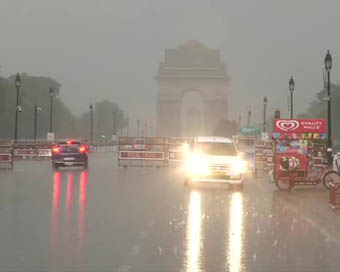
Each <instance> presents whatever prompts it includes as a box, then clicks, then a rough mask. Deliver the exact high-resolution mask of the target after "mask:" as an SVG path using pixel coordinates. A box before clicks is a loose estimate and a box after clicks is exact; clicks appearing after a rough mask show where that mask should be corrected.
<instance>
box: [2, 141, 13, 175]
mask: <svg viewBox="0 0 340 272" xmlns="http://www.w3.org/2000/svg"><path fill="white" fill-rule="evenodd" d="M0 164H1V166H3V165H6V166H7V168H11V169H12V168H13V142H12V141H11V140H0Z"/></svg>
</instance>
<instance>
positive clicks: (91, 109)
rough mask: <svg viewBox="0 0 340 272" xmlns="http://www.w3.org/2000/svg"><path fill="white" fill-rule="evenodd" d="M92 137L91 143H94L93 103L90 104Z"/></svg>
mask: <svg viewBox="0 0 340 272" xmlns="http://www.w3.org/2000/svg"><path fill="white" fill-rule="evenodd" d="M90 123H91V124H90V126H91V127H90V134H91V135H90V137H91V140H90V143H91V145H93V105H92V104H90Z"/></svg>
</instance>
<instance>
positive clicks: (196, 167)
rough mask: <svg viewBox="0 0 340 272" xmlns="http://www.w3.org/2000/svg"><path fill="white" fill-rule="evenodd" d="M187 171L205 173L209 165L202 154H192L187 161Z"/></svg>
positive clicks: (193, 173) (192, 173)
mask: <svg viewBox="0 0 340 272" xmlns="http://www.w3.org/2000/svg"><path fill="white" fill-rule="evenodd" d="M187 171H188V172H189V174H190V175H207V174H208V172H209V166H208V163H207V160H206V159H205V157H204V156H202V155H199V154H194V155H192V156H190V157H189V159H188V161H187Z"/></svg>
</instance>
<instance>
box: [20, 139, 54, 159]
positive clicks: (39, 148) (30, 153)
mask: <svg viewBox="0 0 340 272" xmlns="http://www.w3.org/2000/svg"><path fill="white" fill-rule="evenodd" d="M52 145H53V143H52V142H50V141H44V140H38V141H34V140H24V141H16V142H15V145H14V157H16V158H20V159H32V158H34V159H49V158H50V157H51V156H52V152H51V148H52Z"/></svg>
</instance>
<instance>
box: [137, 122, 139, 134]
mask: <svg viewBox="0 0 340 272" xmlns="http://www.w3.org/2000/svg"><path fill="white" fill-rule="evenodd" d="M137 137H139V120H137Z"/></svg>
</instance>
